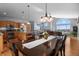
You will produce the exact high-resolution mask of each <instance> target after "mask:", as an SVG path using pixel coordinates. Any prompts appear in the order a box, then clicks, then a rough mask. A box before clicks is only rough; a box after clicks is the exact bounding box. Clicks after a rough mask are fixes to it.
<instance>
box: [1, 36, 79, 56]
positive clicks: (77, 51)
mask: <svg viewBox="0 0 79 59" xmlns="http://www.w3.org/2000/svg"><path fill="white" fill-rule="evenodd" d="M4 49H5V50H6V52H4V53H2V55H1V56H13V53H12V52H11V50H10V49H8V48H6V47H5V48H4ZM65 50H66V51H65V52H66V56H79V40H78V39H73V38H70V37H67V40H66V49H65ZM19 55H20V56H22V54H21V53H20V52H19Z"/></svg>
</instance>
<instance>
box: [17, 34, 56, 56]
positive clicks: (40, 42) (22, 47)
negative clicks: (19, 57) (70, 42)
mask: <svg viewBox="0 0 79 59" xmlns="http://www.w3.org/2000/svg"><path fill="white" fill-rule="evenodd" d="M56 38H57V37H56V36H53V35H50V36H48V38H47V39H45V38H40V39H37V40H33V41H30V42H24V43H22V42H19V43H17V44H16V47H17V50H18V52H21V53H22V54H23V55H24V56H48V55H49V54H50V53H51V51H52V50H53V49H54V48H55V45H56V41H57V39H56Z"/></svg>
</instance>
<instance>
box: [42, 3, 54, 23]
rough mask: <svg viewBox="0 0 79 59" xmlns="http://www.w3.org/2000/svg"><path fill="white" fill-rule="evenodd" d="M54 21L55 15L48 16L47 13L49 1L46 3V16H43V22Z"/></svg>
mask: <svg viewBox="0 0 79 59" xmlns="http://www.w3.org/2000/svg"><path fill="white" fill-rule="evenodd" d="M51 21H53V17H52V16H51V15H50V16H48V14H47V3H46V4H45V16H42V17H41V22H51Z"/></svg>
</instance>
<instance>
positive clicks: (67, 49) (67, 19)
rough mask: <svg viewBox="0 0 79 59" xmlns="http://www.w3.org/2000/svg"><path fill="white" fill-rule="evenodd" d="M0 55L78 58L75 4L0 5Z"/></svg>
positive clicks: (78, 10)
mask: <svg viewBox="0 0 79 59" xmlns="http://www.w3.org/2000/svg"><path fill="white" fill-rule="evenodd" d="M0 56H79V3H0Z"/></svg>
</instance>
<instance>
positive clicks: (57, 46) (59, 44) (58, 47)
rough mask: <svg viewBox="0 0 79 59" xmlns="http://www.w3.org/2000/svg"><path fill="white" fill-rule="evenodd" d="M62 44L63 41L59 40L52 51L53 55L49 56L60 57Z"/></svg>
mask: <svg viewBox="0 0 79 59" xmlns="http://www.w3.org/2000/svg"><path fill="white" fill-rule="evenodd" d="M61 44H62V43H61V40H58V39H57V42H56V45H55V48H54V49H53V50H52V51H51V53H50V54H49V56H58V55H59V51H60V48H61Z"/></svg>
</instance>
